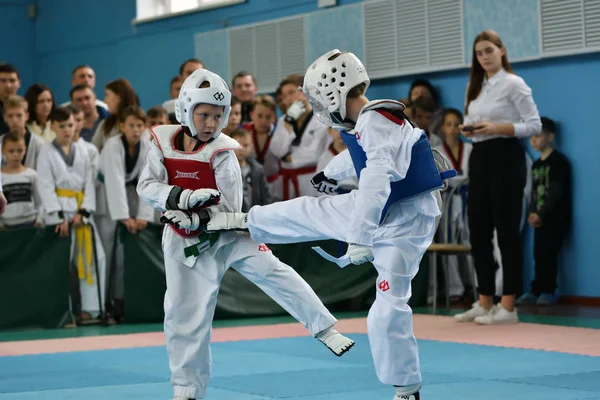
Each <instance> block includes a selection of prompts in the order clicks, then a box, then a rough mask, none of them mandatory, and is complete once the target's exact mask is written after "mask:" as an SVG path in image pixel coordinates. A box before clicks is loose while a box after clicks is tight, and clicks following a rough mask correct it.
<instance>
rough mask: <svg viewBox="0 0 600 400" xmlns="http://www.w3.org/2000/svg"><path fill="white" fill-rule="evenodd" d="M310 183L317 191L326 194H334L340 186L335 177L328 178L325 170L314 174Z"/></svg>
mask: <svg viewBox="0 0 600 400" xmlns="http://www.w3.org/2000/svg"><path fill="white" fill-rule="evenodd" d="M310 183H311V184H312V185H313V186H314V188H315V189H317V192H319V193H325V194H333V193H334V192H335V191H336V190H337V188H338V186H339V185H338V183H337V181H336V180H335V179H329V178H327V177H326V176H325V173H324V172H323V171H321V172H319V173H318V174H316V175H315V176H313V177H312V179H311V180H310Z"/></svg>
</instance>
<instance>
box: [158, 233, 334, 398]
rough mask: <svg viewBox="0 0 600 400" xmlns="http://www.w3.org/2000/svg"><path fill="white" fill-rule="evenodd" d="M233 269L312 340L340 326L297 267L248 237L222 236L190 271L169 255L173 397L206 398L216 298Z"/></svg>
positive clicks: (168, 328)
mask: <svg viewBox="0 0 600 400" xmlns="http://www.w3.org/2000/svg"><path fill="white" fill-rule="evenodd" d="M165 229H169V228H165ZM232 236H233V239H232ZM167 245H168V244H167ZM165 253H166V252H165ZM230 267H231V268H234V269H235V270H236V271H238V272H239V273H240V274H242V275H243V276H245V277H246V278H248V279H249V280H250V281H251V282H253V283H254V284H255V285H257V286H258V287H259V288H260V289H261V290H262V291H264V292H265V293H266V294H267V295H269V296H270V297H271V298H272V299H273V300H275V301H276V302H277V303H278V304H279V305H280V306H281V307H282V308H283V309H285V310H286V311H287V312H288V313H290V314H291V315H292V316H293V317H294V318H296V319H297V320H298V321H300V322H301V323H302V324H303V325H304V326H305V327H306V328H307V329H308V330H309V331H310V333H311V334H312V335H313V336H314V335H316V334H317V333H319V332H321V331H323V330H325V329H327V328H329V327H331V326H333V325H334V324H335V323H336V322H337V320H336V319H335V318H334V317H333V315H331V313H330V312H329V311H328V310H327V308H326V307H325V306H324V305H323V303H322V302H321V300H320V299H319V298H318V297H317V295H316V294H315V292H314V291H313V290H312V289H311V287H310V286H309V285H308V284H307V283H306V282H305V281H304V280H303V279H302V278H301V277H300V275H298V273H297V272H296V271H294V269H292V268H291V267H290V266H288V265H286V264H284V263H282V262H281V261H279V259H278V258H277V257H275V256H274V255H273V253H271V251H270V250H269V249H268V248H267V247H266V246H265V245H261V244H260V243H257V242H255V241H253V240H252V239H251V238H250V236H249V235H248V234H247V233H234V232H226V233H222V234H221V237H220V238H219V239H218V240H217V242H216V243H215V244H214V245H213V246H212V247H211V248H210V249H208V250H207V251H205V252H204V253H201V254H200V255H199V256H198V258H197V260H196V262H195V264H194V265H193V267H192V268H189V267H187V266H186V265H185V264H183V263H182V262H181V261H178V260H175V259H173V258H170V257H168V256H165V271H166V278H167V291H166V294H165V301H164V307H165V323H164V328H165V336H166V341H167V352H168V354H169V365H170V368H171V373H172V376H171V383H172V384H173V387H174V392H175V396H183V397H189V398H193V399H202V398H204V395H205V392H206V387H207V384H208V380H209V377H210V373H211V353H210V338H211V332H212V321H213V316H214V313H215V307H216V305H217V294H218V292H219V285H220V283H221V279H222V278H223V275H224V274H225V272H226V271H227V269H228V268H230Z"/></svg>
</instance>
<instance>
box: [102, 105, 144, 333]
mask: <svg viewBox="0 0 600 400" xmlns="http://www.w3.org/2000/svg"><path fill="white" fill-rule="evenodd" d="M119 120H120V121H121V122H120V124H119V129H120V131H121V132H123V133H122V134H118V135H117V136H114V137H112V138H110V139H108V140H107V141H106V143H105V145H104V148H103V149H102V152H101V154H100V174H99V176H100V177H101V179H100V181H101V185H100V190H99V191H98V214H99V215H98V229H99V231H100V237H101V239H102V244H103V246H104V249H105V252H106V259H107V260H109V264H108V265H109V268H107V269H108V274H107V282H108V284H109V292H108V299H109V301H110V300H112V299H114V315H113V317H114V319H115V320H116V321H117V322H119V321H120V320H121V319H122V317H123V298H124V291H125V290H124V262H125V260H124V258H125V256H124V253H123V251H124V249H123V246H122V245H121V243H120V241H119V240H118V238H119V237H120V234H119V230H118V229H117V228H118V227H119V223H120V224H121V225H123V227H124V228H125V229H127V231H128V232H129V233H131V234H135V233H137V232H139V231H142V230H144V229H146V227H147V226H148V222H153V221H154V209H153V208H152V207H151V206H150V205H148V204H147V203H145V202H142V201H140V198H139V196H138V194H137V192H136V186H137V182H138V177H139V175H140V173H141V171H142V169H143V168H144V165H146V158H147V155H148V151H149V150H150V141H149V140H143V139H142V136H143V133H144V131H145V128H146V115H145V114H144V111H142V109H141V108H139V107H129V108H126V109H125V110H123V112H122V113H121V115H120V116H119Z"/></svg>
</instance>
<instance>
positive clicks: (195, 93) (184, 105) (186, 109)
mask: <svg viewBox="0 0 600 400" xmlns="http://www.w3.org/2000/svg"><path fill="white" fill-rule="evenodd" d="M204 82H208V83H209V84H210V87H206V88H200V85H202V83H204ZM198 104H213V105H215V106H223V107H224V109H223V117H222V118H221V124H220V125H219V126H218V128H217V131H216V132H215V134H214V135H213V138H217V137H218V136H219V135H220V134H221V130H222V129H223V128H224V127H225V126H227V120H228V119H229V113H230V111H231V92H230V91H229V87H228V86H227V83H226V82H225V81H224V80H223V78H221V77H220V76H219V75H217V74H215V73H213V72H210V71H209V70H206V69H197V70H196V71H194V72H193V73H192V74H191V75H190V76H188V77H187V79H186V80H185V81H184V82H183V85H181V90H180V91H179V98H178V99H177V102H176V103H175V118H177V121H179V122H180V123H181V124H182V125H185V126H187V127H188V128H189V129H190V132H191V134H192V136H193V137H195V136H196V135H198V132H196V127H195V126H194V117H193V113H194V108H196V106H197V105H198Z"/></svg>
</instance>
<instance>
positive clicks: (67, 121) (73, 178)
mask: <svg viewBox="0 0 600 400" xmlns="http://www.w3.org/2000/svg"><path fill="white" fill-rule="evenodd" d="M50 121H51V128H52V130H53V131H54V133H56V138H55V139H54V141H53V142H52V143H46V144H45V145H44V146H43V147H42V149H41V150H40V154H39V156H38V166H39V168H38V180H37V185H38V191H39V194H40V198H41V200H42V204H43V206H44V209H45V220H46V224H47V225H55V226H56V229H55V232H56V233H57V234H59V235H60V236H63V237H68V236H69V233H70V232H71V240H72V242H73V244H72V246H71V249H72V250H71V268H70V271H71V274H70V275H71V307H72V311H73V314H75V317H76V320H77V324H87V323H90V322H92V320H93V319H94V317H95V316H97V315H99V314H101V309H102V307H101V302H103V299H102V298H99V295H98V294H99V293H101V294H102V293H104V290H105V289H104V276H105V259H104V249H103V248H102V243H101V242H100V238H99V236H98V234H97V230H96V229H95V224H94V219H93V217H92V214H93V213H94V211H95V210H96V190H95V187H94V180H93V179H92V166H91V164H90V161H89V159H88V157H87V154H86V153H85V152H84V151H82V149H81V147H79V146H77V145H76V144H75V143H73V135H74V134H75V121H74V119H73V114H71V111H70V110H69V109H68V108H65V107H58V108H55V109H54V111H52V113H51V114H50ZM96 271H98V273H96ZM100 316H101V317H103V316H102V315H100Z"/></svg>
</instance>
